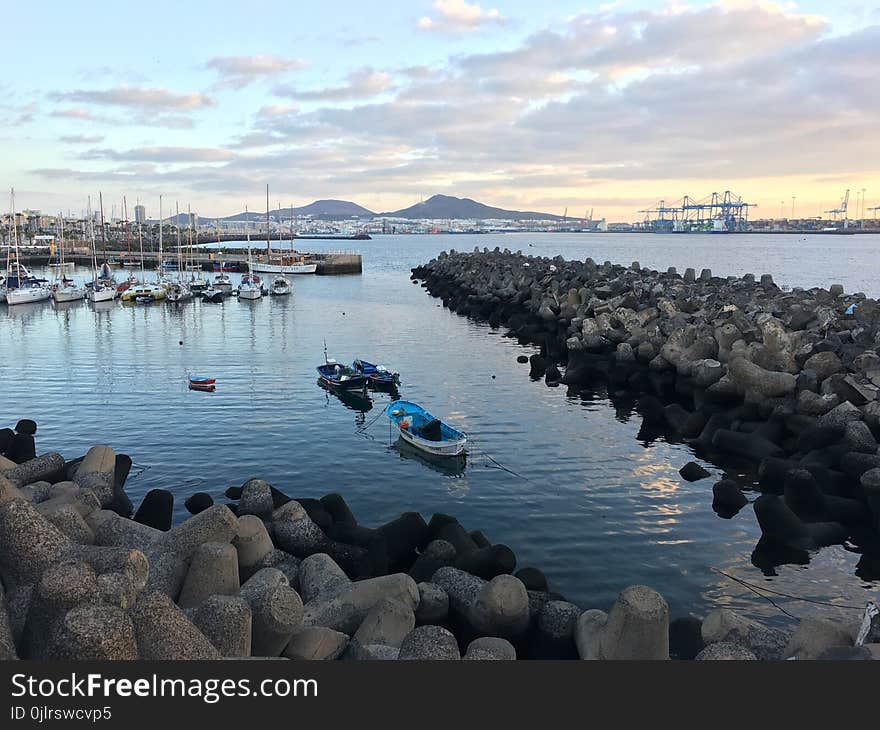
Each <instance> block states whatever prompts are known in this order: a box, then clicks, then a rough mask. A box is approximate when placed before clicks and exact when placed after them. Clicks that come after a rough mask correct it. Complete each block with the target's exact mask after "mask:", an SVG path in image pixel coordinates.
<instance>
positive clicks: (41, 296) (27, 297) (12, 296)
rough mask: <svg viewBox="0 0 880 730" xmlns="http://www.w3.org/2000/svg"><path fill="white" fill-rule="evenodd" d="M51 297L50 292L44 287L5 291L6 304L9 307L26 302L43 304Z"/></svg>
mask: <svg viewBox="0 0 880 730" xmlns="http://www.w3.org/2000/svg"><path fill="white" fill-rule="evenodd" d="M51 297H52V291H51V290H50V289H49V287H46V286H34V287H29V286H26V287H24V288H21V289H7V290H6V303H7V304H8V305H9V306H10V307H11V306H14V305H16V304H27V303H28V302H43V301H45V300H47V299H50V298H51Z"/></svg>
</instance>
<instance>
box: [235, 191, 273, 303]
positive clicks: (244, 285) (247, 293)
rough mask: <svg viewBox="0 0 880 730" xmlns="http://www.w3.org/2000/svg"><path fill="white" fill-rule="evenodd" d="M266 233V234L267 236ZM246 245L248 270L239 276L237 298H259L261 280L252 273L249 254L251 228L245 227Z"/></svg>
mask: <svg viewBox="0 0 880 730" xmlns="http://www.w3.org/2000/svg"><path fill="white" fill-rule="evenodd" d="M247 212H248V211H247V206H245V207H244V217H245V220H247ZM268 225H269V208H268V204H267V207H266V226H268ZM268 235H269V234H268V233H267V234H266V236H267V237H268ZM247 245H248V247H247V248H248V261H247V263H248V272H247V273H246V274H245V275H244V276H242V277H241V284H239V285H238V298H239V299H259V298H261V297H262V296H263V282H262V281H261V280H260V277H259V276H257V275H256V274H254V267H253V260H252V256H251V229H250V228H248V229H247Z"/></svg>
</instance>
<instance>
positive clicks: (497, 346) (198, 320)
mask: <svg viewBox="0 0 880 730" xmlns="http://www.w3.org/2000/svg"><path fill="white" fill-rule="evenodd" d="M306 243H307V247H308V249H309V250H314V251H326V250H333V249H337V248H339V247H340V246H341V245H345V246H349V247H355V246H356V247H357V249H358V250H359V252H360V253H361V254H362V256H363V273H362V274H360V275H348V276H296V277H292V281H293V294H292V295H291V296H289V297H279V298H270V297H265V298H263V299H261V300H257V301H238V300H237V299H235V298H230V299H227V300H226V301H225V302H223V303H222V304H209V303H203V302H201V301H192V302H187V303H182V304H176V305H172V304H168V303H156V304H152V305H136V304H135V305H124V304H122V303H121V302H118V301H116V302H107V303H100V304H97V305H95V304H90V303H88V302H85V301H83V302H77V303H73V304H65V305H56V304H53V303H51V302H45V303H37V304H30V305H19V306H15V307H11V308H9V307H6V306H5V305H3V304H0V355H2V357H0V426H5V425H7V424H9V425H13V424H14V423H15V422H16V421H17V420H18V419H19V418H33V419H35V420H36V421H37V423H38V433H37V449H38V452H43V451H50V450H54V451H59V452H61V453H62V454H63V455H64V456H65V457H67V458H75V457H77V456H80V455H82V454H83V453H84V452H85V451H86V450H87V449H88V448H89V447H90V446H92V445H93V444H96V443H106V444H110V445H112V446H113V447H114V448H115V449H116V450H117V451H118V452H123V453H127V454H129V455H130V456H131V457H132V459H133V460H134V467H133V469H132V473H131V476H130V477H129V480H128V483H127V485H126V489H127V491H128V494H129V495H130V496H131V498H132V501H133V502H134V503H135V506H137V504H138V502H139V501H140V498H142V496H143V495H144V494H145V493H146V492H147V491H149V490H150V489H154V488H162V489H167V490H170V491H171V492H172V493H173V494H174V495H175V498H176V499H175V518H176V519H177V520H182V519H184V518H185V517H186V516H187V514H186V511H185V509H184V506H183V503H184V500H185V499H186V498H187V497H188V496H189V495H190V494H192V493H194V492H197V491H206V492H209V493H210V494H211V495H212V496H213V497H214V499H215V501H217V502H223V501H224V500H225V498H224V491H225V490H226V489H227V488H228V487H230V486H237V485H241V484H242V483H243V482H244V481H246V480H247V479H249V478H251V477H261V478H264V479H266V480H268V481H269V482H270V483H271V484H273V485H274V486H276V487H277V488H278V489H280V490H282V491H284V492H285V493H287V494H289V495H290V496H292V497H320V496H322V495H324V494H327V493H330V492H338V493H340V494H342V495H343V496H344V498H345V499H346V501H347V502H348V504H349V505H350V507H351V509H352V511H353V512H354V514H355V516H356V517H357V519H358V521H359V522H360V523H361V524H363V525H366V526H378V525H381V524H383V523H384V522H386V521H388V520H391V519H394V518H395V517H396V516H398V515H399V514H400V513H402V512H405V511H411V510H414V511H418V512H421V513H422V514H423V515H424V517H425V519H426V520H427V519H429V518H430V516H431V514H432V513H434V512H444V513H448V514H452V515H455V516H456V517H458V519H459V520H460V521H461V523H462V524H463V525H464V526H465V527H466V528H467V529H469V530H476V529H479V530H481V531H482V532H483V533H484V534H485V535H486V536H487V537H488V538H489V540H491V541H492V542H493V543H503V544H505V545H508V546H509V547H510V548H511V549H512V550H513V551H514V553H515V554H516V556H517V567H518V568H519V567H525V566H534V567H537V568H540V569H541V570H543V571H544V573H545V574H546V575H547V577H548V580H549V583H550V587H551V589H552V590H554V591H557V592H559V593H561V594H562V595H564V596H565V597H566V598H567V599H568V600H570V601H573V602H575V603H577V604H579V605H581V606H582V607H584V608H601V609H606V610H607V609H608V608H609V607H610V606H611V604H612V603H613V602H614V599H615V597H616V596H617V594H618V593H619V592H620V591H621V590H622V589H624V588H625V587H627V586H630V585H633V584H643V585H648V586H651V587H652V588H654V589H656V590H657V591H659V592H660V593H661V594H662V595H663V596H664V597H665V598H666V600H667V602H668V603H669V606H670V614H671V616H672V617H680V616H687V615H694V616H703V615H705V614H706V613H707V612H708V611H710V610H712V609H713V608H719V607H728V608H732V609H735V610H738V611H741V612H743V613H745V614H747V615H750V616H754V617H759V618H762V619H764V620H766V621H769V622H780V623H784V622H789V621H791V620H793V618H794V617H803V616H808V615H809V616H824V617H827V618H836V619H838V620H851V621H854V622H857V621H858V620H859V619H860V616H861V611H862V610H863V608H864V605H865V602H866V601H867V600H872V599H873V600H876V599H877V598H878V587H880V584H878V582H877V581H872V580H870V579H869V578H870V576H868V577H861V576H860V575H857V565H858V561H859V557H860V556H859V555H858V554H857V553H856V552H853V551H852V548H851V546H834V547H829V548H824V549H822V550H819V551H816V552H814V553H811V554H810V555H809V558H808V562H806V563H805V564H798V565H780V566H776V567H774V568H771V569H768V568H767V566H766V565H763V564H762V567H760V568H759V567H757V565H756V564H755V563H760V561H753V559H752V553H753V550H754V548H755V545H756V543H757V540H758V538H759V536H760V530H759V528H758V525H757V523H756V520H755V515H754V511H753V509H752V508H751V505H747V506H746V507H745V508H744V509H743V510H741V511H740V512H739V513H738V514H737V515H736V516H734V517H733V518H730V519H723V518H721V517H719V516H718V515H716V514H715V513H714V512H713V511H712V506H711V505H712V484H713V483H714V481H715V480H717V479H718V478H721V477H722V476H723V475H724V474H725V470H724V468H723V467H721V466H719V465H716V464H712V463H710V462H706V461H703V460H701V459H699V458H698V457H697V456H696V455H695V454H694V453H692V451H691V449H690V447H688V446H687V445H685V444H681V443H669V442H667V441H665V440H664V439H663V438H656V439H645V438H643V437H641V435H640V427H641V419H640V417H639V416H638V414H636V413H635V411H634V409H633V408H632V405H631V404H626V403H624V404H621V403H620V402H619V401H618V402H613V401H612V399H611V398H609V394H608V393H607V392H603V391H602V390H597V391H572V390H567V389H566V388H564V387H562V388H550V387H547V386H546V385H545V384H544V383H543V382H542V381H533V380H531V379H530V378H529V374H528V365H521V364H519V363H517V356H519V355H530V354H532V353H533V352H534V351H535V350H534V348H533V347H530V346H522V345H519V344H518V343H517V341H516V340H515V339H511V338H508V337H505V336H504V334H505V332H504V330H503V329H494V328H492V327H490V326H489V325H488V324H485V323H480V322H474V321H472V320H469V319H467V318H465V317H461V316H459V315H457V314H454V313H452V312H450V311H449V310H447V309H445V308H444V307H443V306H442V303H441V302H440V301H439V300H437V299H434V298H432V297H431V296H430V295H428V294H427V293H426V291H425V290H424V289H423V288H422V287H420V286H417V285H414V282H412V281H411V280H410V270H411V269H412V268H413V267H414V266H417V265H419V264H423V263H426V262H428V261H430V260H431V259H432V258H434V257H435V256H436V255H437V254H438V253H440V252H441V251H444V250H446V251H448V250H450V249H456V250H459V251H470V250H473V249H474V248H475V247H479V248H484V247H488V248H494V247H496V246H499V247H501V248H502V249H504V248H507V249H510V250H511V251H517V250H520V251H522V252H523V253H526V254H529V255H534V256H548V257H552V256H557V255H561V256H563V257H565V258H567V259H584V258H586V257H588V256H589V257H592V258H593V259H594V260H596V261H598V262H602V261H605V260H609V261H612V262H615V263H620V264H624V265H629V264H630V263H631V262H633V261H638V262H640V264H641V265H642V266H646V267H651V268H656V269H662V270H665V269H666V268H667V267H669V266H675V267H677V268H678V270H679V271H680V272H683V271H684V270H685V268H687V267H694V268H695V269H696V270H697V272H698V273H699V272H700V271H701V270H702V269H703V268H710V269H711V270H712V273H713V274H714V275H720V276H727V275H742V274H745V273H748V272H751V273H754V274H756V275H760V274H764V273H769V274H772V275H773V277H774V280H775V281H776V283H777V284H779V285H780V286H783V287H796V286H801V287H812V286H825V287H827V286H828V285H830V284H833V283H839V284H842V285H843V286H844V287H845V289H846V291H848V292H856V291H862V292H865V293H866V294H867V295H868V296H873V297H877V296H880V255H878V254H880V236H877V235H855V236H833V235H832V236H829V235H812V236H810V235H773V234H767V235H763V234H750V235H728V236H718V235H700V234H689V235H651V234H605V233H583V234H561V233H555V234H483V235H479V234H467V235H442V234H441V235H388V236H375V237H373V239H372V240H369V241H346V242H344V244H343V243H342V242H340V241H320V240H315V241H308V242H300V243H299V245H300V246H301V247H304V248H305V247H306ZM228 245H235V244H228ZM44 273H45V274H46V275H49V272H44ZM88 274H89V272H88V271H87V270H84V269H81V268H80V269H77V270H75V271H74V278H83V279H85V278H86V277H87V276H88ZM124 275H125V272H124V271H122V270H120V271H119V276H120V278H121V277H122V276H124ZM148 276H155V274H154V272H148ZM232 277H233V279H237V277H238V275H236V274H233V275H232ZM325 353H326V355H327V356H329V357H331V358H335V359H336V360H338V361H339V362H344V363H346V362H351V361H352V360H354V359H355V358H363V359H365V360H368V361H370V362H373V363H376V364H381V365H385V366H387V367H388V368H390V369H393V370H395V371H398V372H399V373H400V376H401V385H400V388H399V397H401V398H404V399H406V400H410V401H415V402H417V403H420V404H421V405H423V406H424V407H425V408H427V409H428V410H429V411H430V412H431V413H433V414H434V415H435V416H438V417H440V418H442V419H443V420H445V421H447V422H449V423H450V424H452V425H454V426H455V427H456V428H458V429H459V430H462V431H464V432H466V433H467V434H468V435H469V437H470V445H469V453H468V456H467V459H466V462H465V463H464V464H463V465H456V466H454V467H453V468H444V467H440V466H438V465H437V464H436V463H433V462H428V461H425V460H424V459H422V458H420V457H419V455H418V454H417V453H413V452H411V451H409V450H408V449H406V448H404V447H401V445H400V444H399V443H398V442H397V440H396V438H395V437H394V434H393V433H392V432H391V429H390V427H389V422H388V419H387V418H386V416H385V414H384V409H385V407H386V406H387V405H388V403H390V402H391V400H392V398H393V397H394V396H392V395H388V394H381V393H376V394H373V395H372V396H371V398H370V399H369V400H367V401H355V402H352V401H348V400H347V401H342V400H340V399H339V398H338V397H337V396H335V395H333V394H332V393H329V392H327V391H325V390H324V389H322V388H321V387H319V385H318V382H317V373H316V370H315V368H316V366H317V365H320V364H321V363H323V362H324V358H325ZM190 374H195V375H201V376H208V377H212V378H216V380H217V387H216V390H215V391H214V392H212V393H208V392H196V391H192V390H189V389H188V387H187V378H188V375H190ZM694 459H696V460H697V461H698V462H699V463H701V464H703V465H704V466H705V467H706V468H707V469H708V470H709V471H710V472H711V473H712V478H710V479H704V480H701V481H698V482H694V483H688V482H686V481H684V480H683V479H681V477H680V476H679V474H678V469H679V468H680V467H681V466H682V465H683V464H685V463H686V462H688V461H691V460H694ZM736 477H737V478H738V479H739V480H740V481H741V482H742V483H744V484H745V485H746V487H747V488H748V486H749V483H750V482H749V480H750V477H749V475H748V474H737V475H736ZM757 494H758V493H757V492H756V491H749V492H747V495H748V496H749V498H750V499H751V500H753V499H754V498H755V497H756V496H757ZM858 572H859V573H862V574H863V571H858Z"/></svg>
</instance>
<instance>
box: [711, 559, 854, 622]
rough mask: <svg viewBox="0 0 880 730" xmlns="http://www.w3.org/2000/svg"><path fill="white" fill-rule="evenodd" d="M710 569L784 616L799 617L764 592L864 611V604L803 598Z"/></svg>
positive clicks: (806, 601) (805, 601)
mask: <svg viewBox="0 0 880 730" xmlns="http://www.w3.org/2000/svg"><path fill="white" fill-rule="evenodd" d="M712 570H713V571H714V572H715V573H718V574H720V575H723V576H724V577H725V578H729V579H730V580H732V581H735V582H736V583H739V584H740V585H742V586H745V587H746V588H748V589H749V590H750V591H752V593H755V594H756V595H758V596H760V597H761V598H763V599H764V600H766V601H769V602H770V603H772V604H773V605H774V606H775V607H776V608H778V609H779V610H780V611H782V613H784V614H785V615H786V616H791V617H792V618H799V617H798V616H795V615H793V614H791V613H789V612H788V611H786V610H785V609H784V608H782V606H780V605H779V604H778V603H776V602H775V601H774V600H773V599H772V598H770V597H769V596H766V595H764V593H771V594H773V595H774V596H781V597H782V598H788V599H791V600H792V601H803V602H804V603H813V604H816V605H818V606H830V607H831V608H846V609H849V610H852V611H864V610H865V607H864V606H851V605H849V604H846V603H831V602H830V601H820V600H817V599H815V598H805V597H803V596H795V595H792V594H791V593H784V592H783V591H775V590H773V589H772V588H765V587H764V586H758V585H755V584H754V583H749V582H748V581H747V580H743V579H742V578H737V577H736V576H735V575H731V574H730V573H726V572H725V571H723V570H721V569H720V568H714V567H713V568H712Z"/></svg>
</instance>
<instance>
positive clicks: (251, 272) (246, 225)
mask: <svg viewBox="0 0 880 730" xmlns="http://www.w3.org/2000/svg"><path fill="white" fill-rule="evenodd" d="M244 220H245V230H246V231H247V245H248V280H249V281H250V282H251V284H253V283H254V282H253V274H254V272H253V271H251V227H250V225H248V223H250V221H249V220H248V207H247V204H245V206H244Z"/></svg>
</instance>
